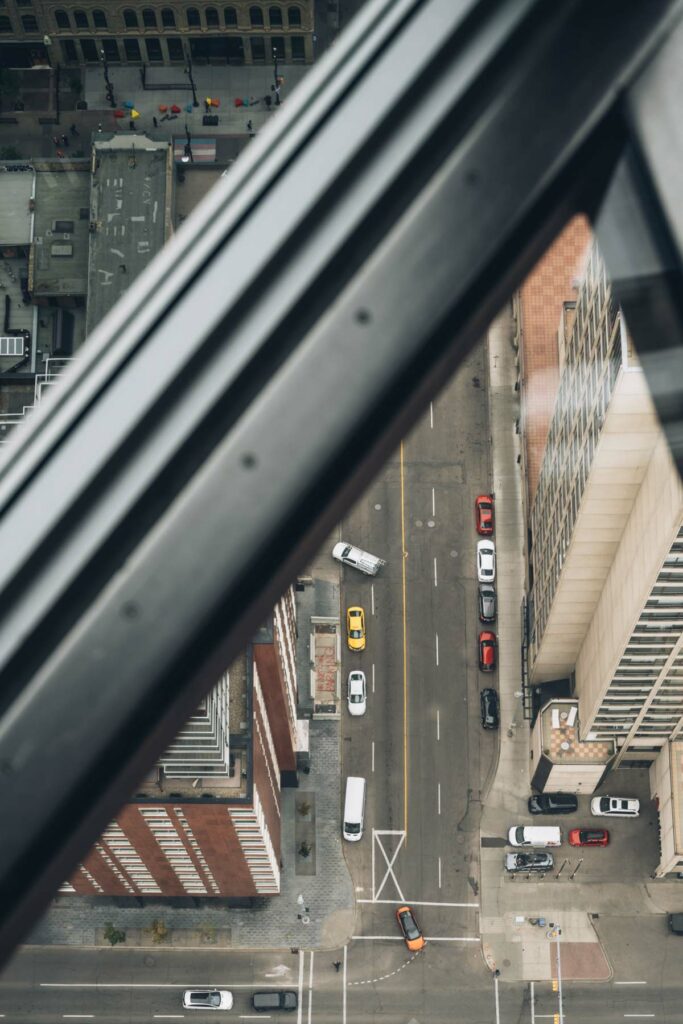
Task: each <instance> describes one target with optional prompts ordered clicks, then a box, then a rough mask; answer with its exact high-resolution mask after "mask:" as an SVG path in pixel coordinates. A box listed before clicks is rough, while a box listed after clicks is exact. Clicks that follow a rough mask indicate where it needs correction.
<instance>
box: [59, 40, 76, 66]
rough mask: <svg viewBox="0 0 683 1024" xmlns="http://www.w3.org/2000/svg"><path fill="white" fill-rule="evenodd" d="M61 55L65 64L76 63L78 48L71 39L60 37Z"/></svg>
mask: <svg viewBox="0 0 683 1024" xmlns="http://www.w3.org/2000/svg"><path fill="white" fill-rule="evenodd" d="M61 45H62V57H63V58H64V62H65V63H66V64H78V50H77V49H76V44H75V42H74V41H73V39H62V43H61Z"/></svg>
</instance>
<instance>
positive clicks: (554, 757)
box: [541, 700, 614, 764]
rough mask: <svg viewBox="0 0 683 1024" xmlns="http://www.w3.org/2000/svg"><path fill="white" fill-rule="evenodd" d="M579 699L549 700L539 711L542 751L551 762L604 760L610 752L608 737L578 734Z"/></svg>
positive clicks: (577, 762)
mask: <svg viewBox="0 0 683 1024" xmlns="http://www.w3.org/2000/svg"><path fill="white" fill-rule="evenodd" d="M578 716H579V702H578V701H577V700H551V701H549V702H548V703H547V704H546V705H545V707H544V708H543V710H542V711H541V742H542V746H543V753H544V754H545V756H546V757H547V758H548V759H549V760H550V761H552V762H553V764H607V762H608V761H609V759H610V758H611V757H612V755H613V754H614V743H613V742H612V740H589V739H586V740H582V739H580V737H579V717H578Z"/></svg>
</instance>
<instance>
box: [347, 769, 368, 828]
mask: <svg viewBox="0 0 683 1024" xmlns="http://www.w3.org/2000/svg"><path fill="white" fill-rule="evenodd" d="M364 816H365V779H360V778H357V777H354V776H353V775H349V777H348V779H347V780H346V797H345V799H344V822H343V825H342V835H343V836H344V839H348V841H349V842H350V843H357V842H358V840H359V839H361V838H362V836H363V818H364Z"/></svg>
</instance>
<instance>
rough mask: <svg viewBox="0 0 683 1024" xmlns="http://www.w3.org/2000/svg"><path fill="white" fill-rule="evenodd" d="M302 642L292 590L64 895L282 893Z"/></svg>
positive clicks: (65, 887) (111, 826) (241, 895)
mask: <svg viewBox="0 0 683 1024" xmlns="http://www.w3.org/2000/svg"><path fill="white" fill-rule="evenodd" d="M295 642H296V611H295V604H294V592H293V590H292V589H291V588H290V589H289V590H288V591H287V593H286V594H285V595H284V597H282V598H281V600H280V601H278V603H277V605H276V607H275V609H274V611H273V614H272V616H271V618H270V620H269V621H268V622H267V623H265V624H264V626H263V627H262V628H261V629H260V630H259V632H258V635H257V637H256V638H255V639H254V642H253V644H250V645H249V647H248V649H247V651H246V653H245V654H244V655H243V656H242V657H241V658H239V659H238V660H237V661H236V662H235V664H233V665H231V666H230V668H229V670H228V671H227V672H226V673H225V675H224V676H223V678H222V679H221V680H220V682H219V683H218V684H217V685H216V686H215V687H214V689H213V690H212V692H211V693H210V694H209V695H208V696H207V697H206V698H205V699H204V700H203V701H202V703H201V704H200V705H199V707H198V708H197V711H196V712H195V713H194V715H192V717H191V718H190V720H189V722H187V723H186V725H185V726H184V728H183V729H182V730H181V731H180V733H179V734H178V736H177V737H176V739H175V740H174V742H173V743H172V744H171V746H170V747H169V748H168V750H166V752H165V753H164V755H163V756H162V757H161V758H160V759H159V761H158V762H157V764H156V765H155V767H154V769H153V770H152V771H151V772H150V773H149V774H148V775H147V776H146V777H145V778H144V779H143V780H142V782H141V783H140V786H139V788H138V790H137V792H136V793H135V794H134V795H133V797H132V798H131V800H130V801H129V802H128V803H127V804H125V805H124V806H123V807H122V808H121V810H120V811H119V813H118V814H117V815H116V817H115V819H114V820H113V821H112V822H111V823H110V824H109V826H108V827H107V829H106V830H105V831H104V833H103V834H102V836H101V837H100V839H99V841H98V842H97V843H95V846H94V847H93V849H92V850H91V851H90V853H89V854H88V855H87V857H85V858H84V860H83V863H82V864H80V865H79V867H78V869H77V870H76V872H75V873H74V874H73V876H72V877H71V878H70V880H69V881H68V883H65V884H64V885H63V886H62V888H61V890H60V891H61V892H63V893H78V894H81V895H91V896H92V895H94V896H98V895H99V896H136V897H142V898H144V897H145V896H147V897H159V896H174V897H188V898H192V897H194V898H197V897H233V898H244V897H252V896H266V895H268V896H270V895H276V894H277V893H278V892H279V890H280V857H281V850H280V792H281V787H282V785H283V784H284V785H287V784H290V785H291V784H295V781H296V736H297V731H296V670H295V660H294V650H295Z"/></svg>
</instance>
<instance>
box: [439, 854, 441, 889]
mask: <svg viewBox="0 0 683 1024" xmlns="http://www.w3.org/2000/svg"><path fill="white" fill-rule="evenodd" d="M440 888H441V857H439V889H440Z"/></svg>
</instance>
